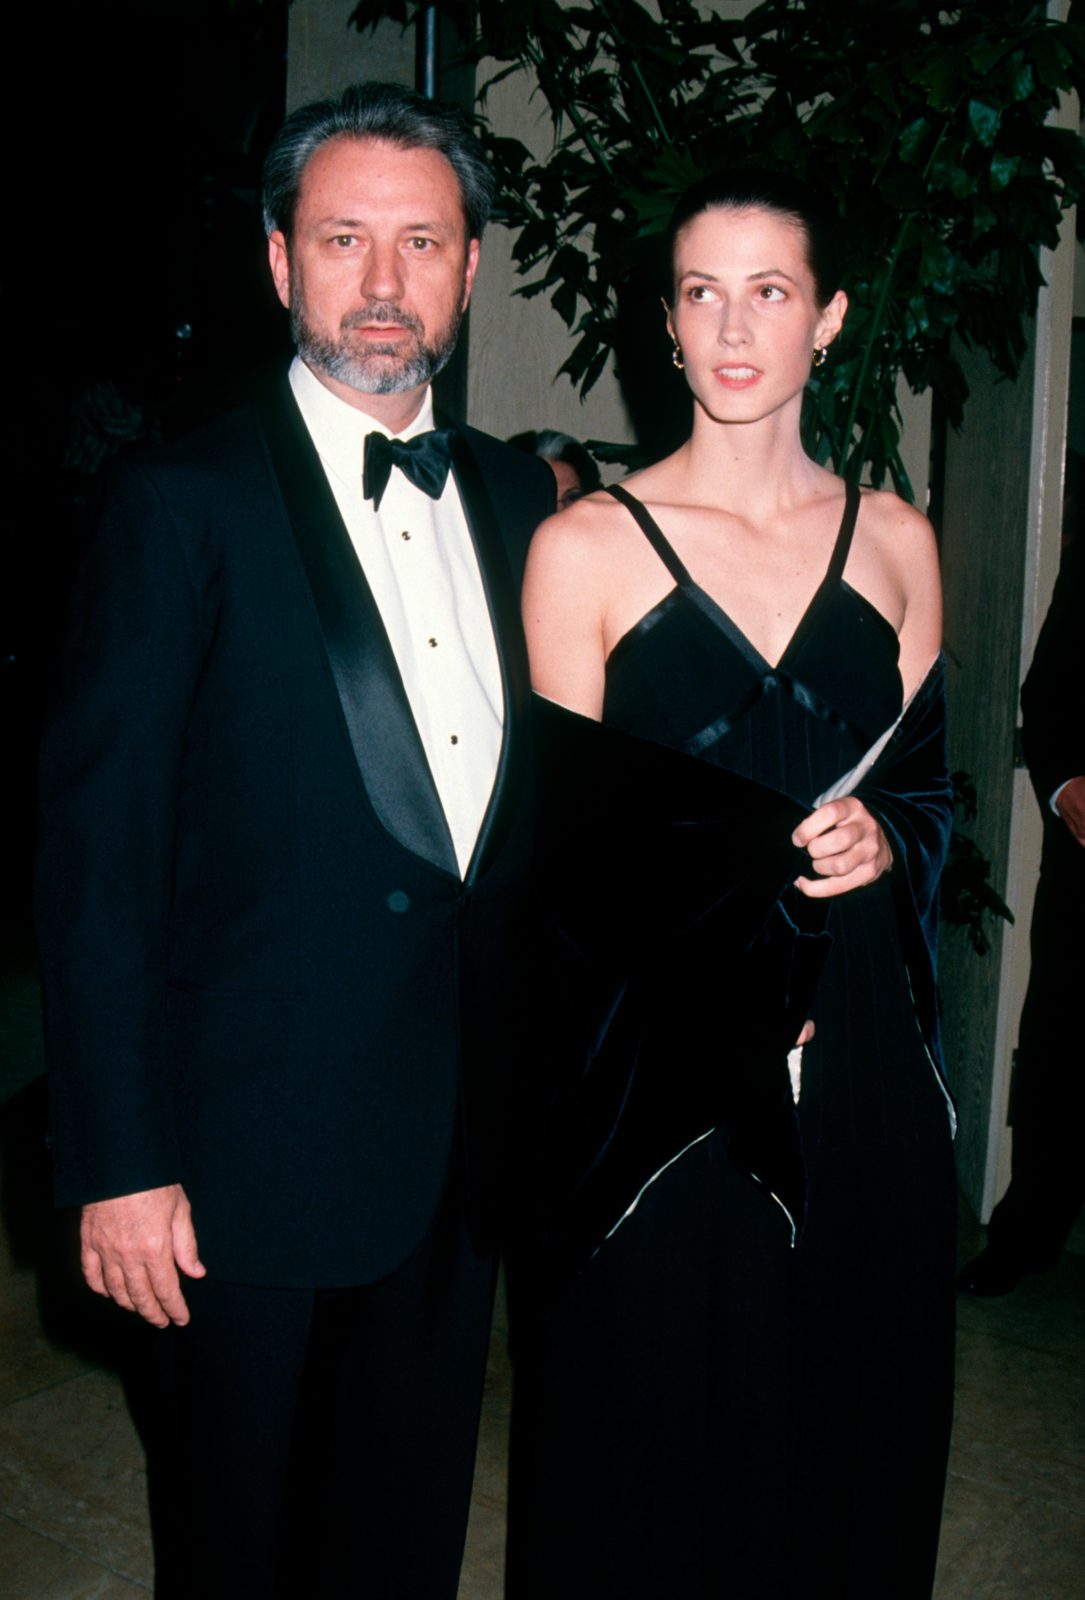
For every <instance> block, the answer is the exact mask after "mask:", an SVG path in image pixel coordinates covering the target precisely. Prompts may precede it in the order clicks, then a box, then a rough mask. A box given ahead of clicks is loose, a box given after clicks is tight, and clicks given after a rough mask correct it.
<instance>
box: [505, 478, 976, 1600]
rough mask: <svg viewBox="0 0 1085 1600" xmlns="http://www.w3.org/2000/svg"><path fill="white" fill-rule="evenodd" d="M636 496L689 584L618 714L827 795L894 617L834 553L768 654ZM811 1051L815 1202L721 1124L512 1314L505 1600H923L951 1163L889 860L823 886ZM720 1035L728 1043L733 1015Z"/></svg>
mask: <svg viewBox="0 0 1085 1600" xmlns="http://www.w3.org/2000/svg"><path fill="white" fill-rule="evenodd" d="M611 492H612V493H614V494H615V495H616V498H618V499H619V500H621V502H622V503H623V504H624V505H626V507H627V508H628V509H629V510H630V512H631V514H632V515H634V516H635V517H636V519H637V521H638V523H639V524H640V526H641V528H642V530H643V532H644V534H645V535H646V537H647V538H648V539H649V540H650V541H651V543H652V545H653V547H654V548H655V550H656V552H657V553H658V555H659V557H660V559H661V560H662V561H663V562H664V564H665V565H666V566H667V568H668V570H669V571H670V573H671V575H672V577H673V578H674V584H675V586H674V588H673V589H672V590H671V591H670V593H669V594H667V595H666V596H665V597H664V599H663V600H661V601H660V603H659V604H658V605H656V606H654V607H653V608H652V610H651V611H649V612H648V614H647V615H646V616H644V617H642V618H641V620H640V621H639V622H638V623H637V624H636V625H635V626H634V627H633V628H632V629H630V631H629V632H628V633H627V634H626V635H625V637H624V638H623V639H622V640H621V641H620V642H619V643H618V645H617V646H616V647H615V649H614V650H613V652H612V653H611V656H610V659H609V661H608V663H607V674H606V694H605V704H604V711H603V720H604V722H607V723H610V724H612V725H614V726H616V727H619V728H622V729H624V730H626V731H627V732H630V733H634V734H637V735H640V736H642V737H644V738H648V739H651V740H654V741H656V742H657V743H660V744H664V745H669V746H674V747H677V748H679V749H682V750H685V751H687V752H690V753H693V754H696V755H697V756H699V757H701V759H703V760H705V761H712V762H716V763H719V764H721V765H724V766H727V767H729V768H731V769H733V770H735V771H738V772H741V773H744V774H746V775H748V776H750V777H753V778H756V779H758V780H759V781H761V782H764V783H768V784H771V785H773V786H774V787H776V788H778V789H782V790H784V791H786V792H788V793H790V794H792V795H794V796H796V797H798V798H800V799H802V800H803V802H804V803H808V804H812V802H813V800H814V798H815V796H817V795H818V794H820V793H821V792H822V791H823V790H824V789H826V788H827V787H828V786H829V785H830V784H831V783H833V782H834V781H835V780H837V779H838V778H839V777H840V776H841V775H842V774H843V773H845V772H847V771H849V770H850V769H851V768H852V767H853V766H854V765H855V764H856V762H857V761H858V760H859V758H860V757H861V756H862V755H863V753H864V752H865V751H866V750H867V748H868V747H869V746H870V745H871V744H872V743H873V741H874V740H875V739H876V738H877V736H878V735H879V734H880V733H881V732H882V731H883V730H884V729H885V728H886V727H887V726H888V725H889V724H890V723H891V722H893V720H894V719H895V718H896V716H897V715H898V713H899V712H900V709H901V700H902V689H901V681H900V676H899V672H898V668H897V657H898V646H897V638H896V634H895V632H894V630H893V628H892V627H891V626H890V624H889V623H888V622H887V621H886V620H885V618H884V617H883V616H881V614H880V613H879V612H878V611H877V610H876V609H875V608H874V607H873V606H872V605H870V604H869V603H868V602H867V601H866V600H864V599H863V597H862V596H861V595H859V594H858V593H857V592H856V591H855V590H854V589H852V588H850V587H849V585H848V584H847V582H846V581H845V579H844V576H843V574H844V569H845V564H846V562H847V556H848V549H849V545H850V542H851V536H852V532H853V529H854V526H855V521H856V517H857V514H858V509H859V493H858V491H857V490H856V489H854V488H850V487H849V489H848V491H847V497H846V506H845V511H844V516H843V520H842V523H841V527H840V532H839V536H838V539H837V543H836V547H835V550H834V553H833V557H832V561H831V563H830V566H829V570H828V571H827V573H826V575H825V578H824V581H823V582H822V584H821V586H820V587H819V589H818V591H817V593H816V594H815V596H814V598H813V600H812V601H811V603H810V605H809V607H808V609H807V611H806V613H805V615H804V616H803V618H802V620H801V622H800V623H799V625H798V628H797V629H796V631H795V634H794V636H793V638H792V639H791V642H790V643H789V645H788V646H787V649H786V650H785V651H784V654H783V656H782V657H781V659H780V661H779V662H778V663H777V664H776V666H771V665H770V664H769V663H768V662H767V661H766V660H764V659H763V658H762V657H761V656H760V655H759V654H758V652H757V651H756V650H755V649H754V648H753V646H752V645H751V644H750V642H749V640H748V639H746V638H745V637H744V635H743V634H742V632H741V631H740V630H739V629H738V628H737V627H736V625H735V624H734V622H732V621H731V619H730V618H729V617H728V616H727V614H726V612H725V611H723V610H722V608H721V607H720V606H719V605H718V604H717V603H716V602H715V601H713V600H712V599H711V598H710V597H709V596H708V595H707V594H705V592H704V591H703V590H702V589H700V588H699V587H698V586H697V585H696V584H695V583H694V582H693V581H692V579H691V578H690V576H689V574H688V573H687V572H686V570H685V568H684V567H683V566H682V564H681V562H680V561H679V560H678V558H677V556H676V555H675V553H674V551H673V550H672V549H671V548H670V546H669V545H668V544H667V542H666V540H665V539H664V537H663V535H662V533H661V532H660V530H659V528H658V527H657V526H656V524H655V523H654V522H653V521H652V519H651V518H650V517H649V515H648V513H647V512H646V511H645V509H644V508H643V506H641V505H640V504H639V502H637V501H635V500H633V499H632V497H631V496H629V495H628V494H627V493H626V492H625V491H621V490H612V491H611ZM829 927H830V929H831V931H832V933H833V936H834V944H833V948H832V952H831V954H830V956H829V960H828V964H827V967H826V970H825V974H824V977H823V979H822V983H821V987H820V989H819V992H818V998H817V1002H816V1006H815V1010H814V1020H815V1021H816V1024H817V1033H816V1037H815V1039H814V1041H813V1042H812V1043H811V1044H810V1045H808V1046H807V1047H806V1049H805V1051H804V1053H803V1061H802V1076H801V1093H800V1099H799V1117H800V1125H801V1133H802V1141H803V1152H804V1157H805V1161H806V1165H807V1178H808V1219H807V1223H806V1226H805V1229H804V1231H803V1233H802V1234H801V1236H800V1238H799V1241H798V1244H797V1246H796V1247H794V1248H792V1246H791V1235H790V1229H789V1225H788V1221H787V1218H786V1217H785V1216H784V1214H783V1213H782V1212H781V1211H780V1210H779V1209H778V1208H777V1207H776V1206H775V1205H774V1204H773V1202H772V1200H771V1198H769V1197H768V1196H766V1194H765V1192H764V1191H763V1190H760V1189H759V1188H757V1187H756V1186H755V1185H754V1184H753V1183H752V1182H750V1181H749V1180H748V1179H747V1178H745V1177H743V1176H741V1175H740V1174H739V1173H738V1172H737V1171H736V1170H735V1169H734V1168H733V1167H732V1166H731V1165H730V1163H729V1161H728V1159H727V1156H726V1153H725V1149H724V1145H723V1141H722V1136H720V1135H718V1134H713V1135H711V1136H710V1137H709V1138H707V1139H705V1140H704V1141H702V1142H701V1143H700V1144H697V1145H695V1146H694V1147H693V1148H692V1149H690V1150H689V1151H687V1153H686V1154H685V1155H683V1156H682V1158H681V1159H680V1160H679V1161H677V1162H676V1163H675V1164H674V1165H673V1166H671V1167H670V1168H669V1169H667V1170H666V1171H665V1172H664V1173H663V1174H662V1175H661V1176H660V1177H659V1178H658V1179H657V1181H656V1182H655V1183H654V1184H653V1185H652V1186H651V1187H650V1188H649V1189H648V1190H647V1192H646V1193H645V1194H644V1196H643V1197H642V1198H641V1200H640V1203H639V1205H638V1206H637V1208H636V1210H635V1212H634V1213H633V1215H632V1216H631V1217H630V1218H629V1219H628V1220H627V1221H626V1222H624V1223H623V1224H622V1226H621V1227H620V1228H619V1229H618V1231H617V1232H616V1233H615V1234H614V1236H613V1237H612V1238H610V1239H609V1240H608V1241H607V1243H606V1244H605V1245H604V1246H603V1248H602V1249H601V1250H600V1252H599V1253H598V1254H597V1255H596V1256H595V1258H594V1259H593V1260H592V1261H591V1262H590V1263H589V1265H588V1266H587V1267H586V1268H585V1269H584V1271H583V1272H581V1274H580V1275H579V1276H578V1277H577V1278H576V1279H575V1280H574V1281H573V1283H572V1284H571V1285H570V1286H569V1287H568V1288H567V1289H566V1290H565V1291H564V1292H563V1293H562V1294H561V1295H560V1297H559V1298H558V1299H557V1301H556V1302H555V1303H553V1304H552V1305H551V1307H550V1309H549V1311H548V1312H547V1313H546V1314H545V1316H543V1317H542V1318H541V1320H540V1321H539V1323H538V1324H537V1325H536V1326H534V1327H533V1328H532V1329H530V1330H529V1329H521V1330H520V1336H519V1344H520V1351H519V1357H518V1365H517V1398H516V1403H515V1408H514V1424H513V1451H512V1477H511V1490H510V1535H509V1539H510V1546H509V1593H510V1595H511V1596H512V1597H513V1600H524V1597H532V1600H538V1597H545V1600H558V1597H562V1600H580V1597H583V1600H589V1597H590V1600H604V1597H612V1600H694V1597H701V1596H706V1597H707V1596H712V1597H714V1600H807V1597H810V1600H822V1597H824V1600H874V1597H877V1600H924V1597H926V1596H928V1595H929V1594H930V1590H931V1585H932V1582H933V1576H934V1564H935V1556H936V1552H937V1543H938V1529H939V1522H940V1516H941V1504H942V1493H943V1487H944V1480H945V1468H946V1457H947V1452H948V1444H949V1430H950V1419H951V1411H952V1385H953V1239H954V1223H953V1218H954V1205H955V1185H954V1177H953V1166H952V1159H951V1146H950V1138H951V1136H950V1126H949V1117H948V1115H947V1105H946V1100H945V1096H944V1093H943V1091H942V1088H941V1086H940V1084H939V1082H938V1080H937V1079H936V1077H935V1074H934V1072H933V1070H932V1067H931V1064H930V1061H929V1059H928V1057H927V1055H926V1052H925V1050H924V1047H923V1043H922V1040H921V1037H920V1033H919V1028H918V1025H917V1022H916V1019H915V1015H914V1012H913V1008H912V1005H911V1001H910V996H909V991H908V984H907V978H906V974H905V970H904V963H903V959H902V956H901V948H900V937H899V933H898V927H897V921H896V916H895V912H894V906H893V899H892V894H891V889H890V886H889V878H888V876H883V877H882V879H880V880H879V882H877V883H875V884H872V885H870V886H869V887H866V888H863V889H860V890H857V891H854V892H852V893H850V894H848V895H845V896H842V897H841V898H839V899H834V900H833V901H832V902H831V911H830V921H829ZM710 1029H711V1033H712V1037H713V1038H714V1039H718V1040H720V1041H723V1042H725V1041H726V1038H727V1032H728V1019H727V1017H726V1016H717V1017H714V1018H713V1019H712V1021H711V1024H710Z"/></svg>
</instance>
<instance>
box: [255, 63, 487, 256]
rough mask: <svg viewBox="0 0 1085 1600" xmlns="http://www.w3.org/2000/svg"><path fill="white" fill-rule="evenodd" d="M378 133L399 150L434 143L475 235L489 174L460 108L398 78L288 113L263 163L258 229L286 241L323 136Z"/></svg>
mask: <svg viewBox="0 0 1085 1600" xmlns="http://www.w3.org/2000/svg"><path fill="white" fill-rule="evenodd" d="M343 137H346V138H350V139H384V140H387V142H388V143H389V144H394V145H398V146H399V147H400V149H402V150H437V151H439V152H440V154H441V155H443V156H444V158H445V160H446V161H447V162H448V163H449V165H450V166H451V168H452V170H453V171H454V172H455V174H456V178H457V180H458V181H459V185H460V196H461V198H462V200H463V213H464V219H465V221H466V223H467V237H468V238H469V239H479V238H481V237H482V230H483V229H484V228H485V226H486V222H487V219H488V217H489V215H490V207H491V206H492V205H493V198H494V188H495V183H496V181H495V179H494V175H493V171H492V170H491V167H490V164H489V162H488V161H487V159H486V154H485V152H484V150H483V148H482V146H481V144H480V143H479V141H478V139H477V138H476V137H475V135H474V133H473V132H472V130H471V124H470V122H469V121H468V119H467V118H466V117H465V116H464V114H463V112H462V111H457V110H456V109H455V107H454V106H446V105H441V104H440V103H439V102H438V101H436V100H427V99H426V98H425V97H424V96H423V95H420V94H416V93H415V91H414V90H413V89H407V88H405V87H404V86H403V85H402V84H398V83H352V84H351V85H350V87H349V88H348V89H344V90H343V92H342V94H340V95H337V96H335V98H334V99H328V100H316V101H314V102H313V104H312V105H308V106H299V108H298V110H297V111H293V112H291V114H290V116H288V117H287V119H286V121H285V122H284V123H283V125H282V127H281V128H280V129H279V132H278V134H277V135H276V138H275V142H274V144H273V145H272V146H271V149H270V150H269V151H268V156H267V160H266V161H265V163H264V183H263V206H264V228H265V229H266V231H267V232H268V233H269V234H271V233H274V232H275V231H276V230H278V231H280V232H281V233H283V234H284V235H285V236H286V238H287V240H288V241H289V239H290V235H291V231H292V229H293V226H294V212H295V210H296V208H297V203H298V192H299V190H300V188H301V180H302V177H303V175H304V173H305V168H306V167H307V166H308V164H309V162H310V160H311V159H312V157H313V156H314V155H315V154H316V152H317V151H318V150H319V149H320V146H321V145H322V144H327V142H328V140H329V139H339V138H343Z"/></svg>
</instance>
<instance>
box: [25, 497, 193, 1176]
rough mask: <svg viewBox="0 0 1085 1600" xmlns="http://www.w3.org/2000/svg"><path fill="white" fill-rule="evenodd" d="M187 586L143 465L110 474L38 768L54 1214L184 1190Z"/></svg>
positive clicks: (189, 690)
mask: <svg viewBox="0 0 1085 1600" xmlns="http://www.w3.org/2000/svg"><path fill="white" fill-rule="evenodd" d="M200 610H201V608H200V605H199V603H198V596H197V586H196V585H195V584H194V582H193V577H192V574H191V571H190V569H189V564H188V562H187V561H186V559H185V556H184V554H183V551H182V546H181V542H180V540H179V538H178V536H177V530H176V527H175V524H174V518H173V515H172V513H171V507H170V505H169V504H167V500H166V497H165V496H164V494H163V493H162V492H161V491H160V490H159V488H158V487H157V486H156V484H155V482H154V480H153V478H152V477H151V476H150V474H149V472H148V470H147V469H146V468H144V467H133V466H126V467H123V468H121V469H120V470H119V471H118V472H117V474H116V475H115V477H114V479H113V481H112V483H111V485H110V486H109V487H108V489H107V492H106V494H105V496H104V499H103V503H102V508H101V511H100V513H99V515H98V517H97V519H96V521H95V523H94V524H93V526H92V528H91V530H90V536H89V538H88V540H87V543H86V547H85V550H84V552H83V555H82V559H81V561H80V563H79V566H78V569H77V573H76V577H75V580H74V584H73V588H72V593H71V597H70V616H69V622H68V629H67V635H66V639H65V643H64V645H63V647H62V650H61V653H60V658H59V662H58V666H57V672H56V678H55V684H54V689H53V694H52V701H51V705H50V707H49V709H48V712H47V718H46V724H45V731H44V736H43V741H42V748H41V759H40V771H39V796H40V809H39V823H38V855H37V865H36V875H35V921H36V928H37V936H38V944H39V952H40V962H41V972H42V981H43V996H44V1012H45V1037H46V1056H47V1063H48V1067H49V1075H50V1094H51V1104H52V1119H53V1126H52V1139H53V1146H54V1160H55V1171H56V1198H57V1202H58V1204H61V1205H75V1204H81V1203H84V1202H86V1201H89V1200H94V1199H102V1198H106V1197H109V1196H113V1195H118V1194H127V1193H134V1192H136V1191H139V1190H142V1189H147V1188H153V1187H157V1186H158V1185H161V1184H165V1183H170V1182H174V1181H176V1180H177V1179H178V1176H179V1174H178V1161H177V1152H176V1147H175V1139H174V1134H173V1128H172V1123H171V1116H170V1111H169V1095H168V1092H167V1074H168V1072H169V1063H168V1061H167V1060H166V1059H165V1058H164V1057H165V1030H164V1028H163V1026H162V1017H163V1009H164V1004H165V962H166V952H165V930H166V923H167V915H168V910H169V903H170V892H171V882H172V870H173V849H174V838H175V830H176V817H177V807H178V791H179V783H180V768H181V757H182V748H183V740H184V731H185V724H186V719H187V715H188V710H189V706H190V703H191V700H192V697H193V694H194V689H195V685H196V681H197V677H198V673H199V668H200V661H201V657H202V654H203V641H202V639H201V622H200Z"/></svg>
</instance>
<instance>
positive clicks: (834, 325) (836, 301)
mask: <svg viewBox="0 0 1085 1600" xmlns="http://www.w3.org/2000/svg"><path fill="white" fill-rule="evenodd" d="M847 311H848V297H847V295H846V294H845V293H844V291H843V289H838V290H837V291H836V293H835V294H834V295H833V297H832V299H831V300H830V301H829V304H828V305H827V306H826V307H825V309H824V311H823V312H822V313H821V320H820V322H819V323H818V327H817V333H816V334H815V335H814V344H815V345H816V346H819V347H821V348H822V349H824V348H825V346H827V345H830V344H832V342H833V340H834V339H835V338H836V336H837V334H838V333H839V332H840V330H841V328H842V327H843V326H844V318H845V316H846V315H847Z"/></svg>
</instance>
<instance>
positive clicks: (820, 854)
mask: <svg viewBox="0 0 1085 1600" xmlns="http://www.w3.org/2000/svg"><path fill="white" fill-rule="evenodd" d="M791 842H792V844H794V845H797V846H798V848H799V849H800V850H805V851H806V852H807V854H808V855H809V857H810V859H811V861H812V862H813V863H814V871H815V872H816V873H817V874H818V876H817V877H816V878H796V879H795V887H796V888H797V889H801V890H802V892H803V894H805V895H808V896H809V897H810V899H811V900H828V899H830V898H831V897H832V896H833V895H838V894H848V893H849V892H850V891H851V890H852V889H860V888H862V887H863V885H864V884H867V883H873V882H874V881H875V879H876V878H880V877H881V875H882V873H883V872H888V871H889V868H890V867H891V866H892V865H893V852H892V850H891V849H890V848H889V840H888V839H887V838H886V837H885V833H884V831H883V829H882V825H881V823H880V822H878V821H877V819H876V818H875V817H873V816H871V814H870V812H869V811H868V810H867V808H866V806H865V805H864V804H863V802H862V801H861V800H857V799H856V798H855V796H854V795H847V796H846V797H845V798H844V799H843V800H829V801H827V802H826V804H825V805H823V806H819V807H818V809H817V810H816V811H812V812H811V813H810V815H809V816H808V817H805V818H804V819H803V821H802V822H800V823H799V826H798V827H797V828H796V829H795V832H794V833H793V834H792V835H791Z"/></svg>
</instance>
